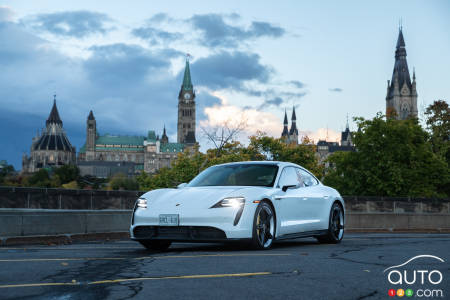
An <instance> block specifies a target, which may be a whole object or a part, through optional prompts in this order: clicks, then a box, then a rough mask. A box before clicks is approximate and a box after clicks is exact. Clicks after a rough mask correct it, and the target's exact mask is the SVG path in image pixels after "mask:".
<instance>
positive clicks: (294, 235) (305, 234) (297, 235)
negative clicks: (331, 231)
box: [276, 229, 328, 240]
mask: <svg viewBox="0 0 450 300" xmlns="http://www.w3.org/2000/svg"><path fill="white" fill-rule="evenodd" d="M327 233H328V230H327V229H324V230H314V231H303V232H296V233H288V234H283V235H281V236H278V237H277V238H276V239H277V240H287V239H297V238H304V237H312V236H318V235H325V234H327Z"/></svg>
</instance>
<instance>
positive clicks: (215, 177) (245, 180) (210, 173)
mask: <svg viewBox="0 0 450 300" xmlns="http://www.w3.org/2000/svg"><path fill="white" fill-rule="evenodd" d="M277 173H278V166H277V165H275V164H235V165H222V166H214V167H210V168H208V169H206V170H205V171H203V172H202V173H200V174H199V175H197V177H195V178H194V179H193V180H192V181H191V182H190V183H189V184H188V186H191V187H194V186H229V185H238V186H266V187H272V186H273V184H274V182H275V178H276V177H277Z"/></svg>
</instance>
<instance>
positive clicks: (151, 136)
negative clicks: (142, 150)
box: [147, 130, 156, 143]
mask: <svg viewBox="0 0 450 300" xmlns="http://www.w3.org/2000/svg"><path fill="white" fill-rule="evenodd" d="M147 142H153V143H154V142H156V133H155V131H154V130H150V131H149V132H148V134H147Z"/></svg>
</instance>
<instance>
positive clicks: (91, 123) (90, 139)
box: [86, 110, 97, 161]
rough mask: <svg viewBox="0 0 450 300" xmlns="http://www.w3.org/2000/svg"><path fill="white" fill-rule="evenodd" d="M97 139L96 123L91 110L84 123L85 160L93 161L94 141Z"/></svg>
mask: <svg viewBox="0 0 450 300" xmlns="http://www.w3.org/2000/svg"><path fill="white" fill-rule="evenodd" d="M96 139H97V121H95V117H94V113H93V112H92V110H91V111H90V112H89V116H88V118H87V121H86V160H88V161H90V160H94V159H95V140H96Z"/></svg>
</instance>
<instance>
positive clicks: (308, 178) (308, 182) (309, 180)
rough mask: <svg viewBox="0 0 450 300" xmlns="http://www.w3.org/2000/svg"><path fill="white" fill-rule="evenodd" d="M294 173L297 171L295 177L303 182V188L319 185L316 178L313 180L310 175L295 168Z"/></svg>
mask: <svg viewBox="0 0 450 300" xmlns="http://www.w3.org/2000/svg"><path fill="white" fill-rule="evenodd" d="M296 171H297V175H298V176H299V177H300V178H301V180H302V181H303V183H304V186H313V185H318V184H319V181H318V180H317V179H316V178H314V176H312V175H311V174H309V173H308V172H306V171H305V170H303V169H299V168H297V170H296Z"/></svg>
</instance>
